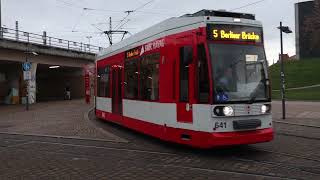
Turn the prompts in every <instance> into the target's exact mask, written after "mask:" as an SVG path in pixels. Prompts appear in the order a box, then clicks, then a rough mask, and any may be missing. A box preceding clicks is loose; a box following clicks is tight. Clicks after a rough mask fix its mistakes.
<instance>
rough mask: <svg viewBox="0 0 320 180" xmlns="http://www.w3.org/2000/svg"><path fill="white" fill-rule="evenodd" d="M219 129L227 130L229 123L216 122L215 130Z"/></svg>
mask: <svg viewBox="0 0 320 180" xmlns="http://www.w3.org/2000/svg"><path fill="white" fill-rule="evenodd" d="M219 128H223V129H225V128H227V123H226V122H215V123H214V129H219Z"/></svg>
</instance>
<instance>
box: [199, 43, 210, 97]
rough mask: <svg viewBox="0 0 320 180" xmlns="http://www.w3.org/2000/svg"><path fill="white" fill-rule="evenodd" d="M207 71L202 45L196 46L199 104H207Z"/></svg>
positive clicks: (204, 51)
mask: <svg viewBox="0 0 320 180" xmlns="http://www.w3.org/2000/svg"><path fill="white" fill-rule="evenodd" d="M209 87H210V86H209V71H208V61H207V58H206V50H205V47H204V44H199V45H198V93H199V94H198V100H199V102H200V103H207V102H209V91H210V88H209Z"/></svg>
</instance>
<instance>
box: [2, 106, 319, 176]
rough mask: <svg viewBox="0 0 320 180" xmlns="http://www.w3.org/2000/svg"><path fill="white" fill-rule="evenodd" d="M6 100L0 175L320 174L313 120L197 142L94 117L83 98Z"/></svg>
mask: <svg viewBox="0 0 320 180" xmlns="http://www.w3.org/2000/svg"><path fill="white" fill-rule="evenodd" d="M302 104H304V103H302ZM307 104H308V103H307ZM297 105H298V104H296V106H297ZM306 106H309V105H306ZM276 107H277V102H275V103H274V110H278V108H276ZM292 107H295V105H294V104H292ZM303 107H305V106H303ZM312 107H313V106H312ZM6 108H7V107H6ZM6 108H5V110H4V109H3V107H0V131H2V133H0V161H1V162H2V163H0V179H157V180H158V179H259V180H260V179H319V178H320V152H319V149H320V143H319V142H320V139H319V137H320V136H319V135H318V134H317V132H319V129H318V128H313V127H304V126H297V125H290V126H289V125H286V124H279V123H275V127H276V129H277V134H276V138H275V140H274V141H273V142H270V143H264V144H257V145H250V146H239V147H232V148H222V149H212V150H197V149H192V148H188V147H184V146H179V145H174V144H170V143H166V142H162V141H159V140H157V139H154V138H151V137H148V136H145V135H142V134H139V133H136V132H134V131H131V130H128V129H125V128H123V127H120V126H118V125H115V124H112V123H107V122H104V121H101V120H98V119H95V118H94V114H93V113H92V112H91V113H89V117H90V120H88V119H86V118H85V116H84V115H83V113H84V112H86V111H88V109H90V106H87V105H85V104H83V103H82V101H60V102H53V103H43V104H38V105H36V106H33V107H32V108H31V109H32V110H31V111H30V112H24V111H23V108H22V109H20V110H19V111H18V112H19V113H18V115H16V113H14V112H16V110H14V109H12V107H10V108H7V109H6ZM14 108H18V109H19V107H14ZM308 111H309V109H308ZM301 113H303V111H302V110H301ZM277 114H278V113H277V112H276V113H275V117H277ZM298 114H299V113H298ZM308 117H309V116H308ZM310 117H311V116H310ZM10 118H11V120H9V119H10ZM310 119H313V120H314V121H316V119H317V118H310ZM9 125H10V126H9ZM288 127H289V128H288ZM87 128H89V129H87ZM101 128H102V129H101ZM105 132H107V133H105Z"/></svg>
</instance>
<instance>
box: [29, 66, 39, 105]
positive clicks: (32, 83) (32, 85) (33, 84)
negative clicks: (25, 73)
mask: <svg viewBox="0 0 320 180" xmlns="http://www.w3.org/2000/svg"><path fill="white" fill-rule="evenodd" d="M37 66H38V63H34V62H33V63H32V66H31V70H30V71H31V80H29V86H28V92H29V103H30V104H33V103H35V102H36V98H37V96H36V95H37V81H36V80H37Z"/></svg>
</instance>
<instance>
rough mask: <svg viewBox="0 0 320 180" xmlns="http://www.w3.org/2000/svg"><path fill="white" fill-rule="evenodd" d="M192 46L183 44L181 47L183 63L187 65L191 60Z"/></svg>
mask: <svg viewBox="0 0 320 180" xmlns="http://www.w3.org/2000/svg"><path fill="white" fill-rule="evenodd" d="M192 56H193V54H192V47H191V46H185V47H184V48H183V64H184V65H189V64H190V63H191V62H192Z"/></svg>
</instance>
